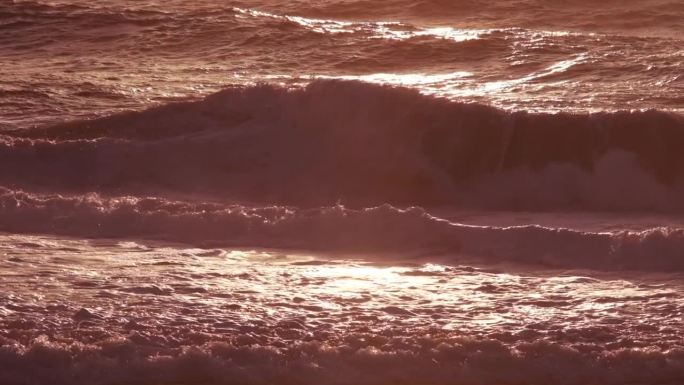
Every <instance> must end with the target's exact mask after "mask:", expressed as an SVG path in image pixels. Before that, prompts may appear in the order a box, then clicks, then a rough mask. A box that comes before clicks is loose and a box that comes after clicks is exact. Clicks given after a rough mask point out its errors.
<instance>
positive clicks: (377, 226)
mask: <svg viewBox="0 0 684 385" xmlns="http://www.w3.org/2000/svg"><path fill="white" fill-rule="evenodd" d="M0 214H1V215H0V230H2V231H8V232H24V233H41V232H42V233H53V234H61V235H70V236H77V237H90V238H100V237H106V238H120V237H128V238H148V239H161V240H167V241H174V242H190V243H194V244H198V245H202V246H212V247H214V246H223V247H262V248H287V249H299V250H302V249H304V250H315V251H323V252H329V253H333V254H334V253H350V252H351V253H358V254H364V255H365V254H370V253H372V254H373V255H374V256H375V257H377V258H381V257H382V256H383V255H384V256H386V258H400V259H401V258H409V259H412V258H416V257H425V256H428V257H432V258H440V259H442V258H448V261H449V262H451V263H458V262H472V261H480V262H485V263H514V264H523V265H525V264H527V265H539V266H545V267H552V268H558V267H561V268H579V269H581V268H589V269H604V270H625V269H629V270H653V271H684V255H683V254H682V250H684V230H682V229H676V228H668V227H662V228H656V229H651V230H647V231H620V232H613V233H609V232H605V233H597V232H585V231H577V230H569V229H562V228H547V227H542V226H536V225H530V226H512V227H492V226H469V225H462V224H458V223H453V222H450V221H447V220H444V219H440V218H438V217H435V216H433V215H431V214H429V213H428V212H426V211H425V210H423V209H421V208H416V207H413V208H408V209H399V208H395V207H393V206H390V205H382V206H378V207H373V208H365V209H360V210H354V209H348V208H345V207H343V206H339V205H338V206H330V207H319V208H311V209H296V208H293V207H286V206H267V207H248V206H244V205H237V204H235V205H222V204H216V203H189V202H181V201H169V200H165V199H161V198H135V197H121V198H103V197H100V196H98V195H88V196H78V197H66V196H59V195H51V196H45V195H35V194H29V193H26V192H21V191H12V190H7V189H4V190H2V195H0Z"/></svg>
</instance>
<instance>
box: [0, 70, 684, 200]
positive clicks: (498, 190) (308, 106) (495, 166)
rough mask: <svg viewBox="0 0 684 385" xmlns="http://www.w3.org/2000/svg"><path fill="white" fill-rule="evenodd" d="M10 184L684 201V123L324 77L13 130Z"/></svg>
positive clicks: (226, 194)
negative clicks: (473, 100)
mask: <svg viewBox="0 0 684 385" xmlns="http://www.w3.org/2000/svg"><path fill="white" fill-rule="evenodd" d="M0 139H1V140H0V160H2V163H0V171H1V172H0V184H2V185H5V186H13V187H16V188H24V189H28V190H30V191H46V192H54V191H67V192H78V193H85V192H98V193H105V194H112V193H114V194H119V195H121V194H140V193H145V194H148V195H155V196H158V195H166V194H175V195H179V194H180V195H182V194H195V195H201V196H203V197H211V198H212V199H215V200H217V199H218V200H226V199H232V200H238V201H240V202H262V203H263V202H267V203H274V202H275V203H279V204H293V205H298V206H309V207H313V206H320V205H330V204H334V203H335V202H337V201H341V202H343V203H344V204H347V205H351V206H357V207H359V206H368V205H380V204H383V203H390V204H399V205H405V206H406V205H409V206H411V205H423V206H425V205H454V206H464V207H477V208H497V209H514V210H518V209H520V210H523V209H524V210H530V209H531V210H537V209H589V210H655V211H658V210H661V211H662V210H669V211H672V210H682V209H683V208H684V204H682V203H681V200H680V199H678V197H679V194H680V193H681V192H682V190H684V188H683V187H682V186H683V185H684V183H683V181H684V178H683V177H684V155H683V154H682V152H681V151H680V149H681V146H682V144H684V119H682V117H681V116H680V115H677V114H673V113H666V112H659V111H644V112H641V111H636V112H616V113H596V114H584V115H582V114H565V113H559V114H533V113H526V112H505V111H502V110H498V109H495V108H492V107H487V106H483V105H478V104H461V103H456V102H452V101H448V100H446V99H439V98H434V97H429V96H425V95H421V94H419V93H418V92H416V91H413V90H409V89H404V88H393V87H385V86H378V85H372V84H368V83H361V82H355V81H338V80H321V81H315V82H313V83H311V84H310V85H308V86H306V87H305V88H299V89H286V88H279V87H275V86H266V85H264V86H254V87H245V88H238V87H236V88H229V89H226V90H224V91H222V92H219V93H216V94H214V95H211V96H209V97H207V98H206V99H204V100H200V101H197V102H184V103H173V104H168V105H163V106H160V107H157V108H152V109H150V110H147V111H143V112H131V113H124V114H119V115H114V116H110V117H105V118H101V119H97V120H92V121H85V122H71V123H66V124H62V125H58V126H54V127H48V128H40V129H35V130H30V131H22V132H18V133H16V134H14V136H8V135H5V136H3V137H2V138H0Z"/></svg>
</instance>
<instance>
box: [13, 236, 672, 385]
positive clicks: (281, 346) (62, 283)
mask: <svg viewBox="0 0 684 385" xmlns="http://www.w3.org/2000/svg"><path fill="white" fill-rule="evenodd" d="M0 239H1V242H0V286H2V287H3V291H2V293H0V377H1V378H4V379H5V381H4V382H3V383H6V384H34V383H46V382H45V381H49V382H50V383H54V384H72V383H73V384H75V383H92V384H123V383H129V384H130V383H135V384H138V383H140V384H147V383H154V384H158V383H159V384H161V383H167V382H169V381H190V382H194V383H197V382H205V383H274V382H279V383H307V384H308V383H311V384H314V383H356V384H365V383H367V384H372V383H417V382H416V381H421V382H420V383H462V384H485V383H501V384H509V383H510V384H542V383H559V384H585V383H603V384H618V383H620V384H623V383H630V384H632V383H633V384H637V383H649V384H651V383H653V384H656V383H657V384H675V383H681V382H680V381H681V380H682V379H684V337H683V336H682V327H683V326H684V323H683V319H682V317H683V315H684V298H683V295H682V293H683V291H682V288H683V286H684V278H683V277H682V276H681V274H679V275H677V274H670V275H668V274H658V275H644V274H640V275H639V276H638V277H637V276H636V274H631V273H620V275H614V273H591V272H586V271H585V272H578V271H574V272H573V271H566V272H559V271H554V272H545V271H536V270H528V271H521V270H520V269H517V270H511V269H506V270H505V271H506V273H504V272H501V271H499V270H498V269H497V268H495V267H475V266H447V265H439V264H429V263H426V264H395V265H396V266H391V264H384V265H378V264H372V263H369V262H364V261H361V260H352V259H322V258H320V257H314V256H309V255H305V254H304V253H294V254H293V253H289V252H287V251H273V250H271V251H248V250H223V249H210V250H207V249H193V248H187V247H182V246H162V245H146V244H143V243H135V242H119V241H102V240H99V241H87V240H72V239H62V238H54V237H46V236H23V235H3V236H2V237H1V238H0ZM511 271H516V272H515V273H512V272H511ZM596 380H600V381H599V382H594V381H596ZM422 381H425V382H422Z"/></svg>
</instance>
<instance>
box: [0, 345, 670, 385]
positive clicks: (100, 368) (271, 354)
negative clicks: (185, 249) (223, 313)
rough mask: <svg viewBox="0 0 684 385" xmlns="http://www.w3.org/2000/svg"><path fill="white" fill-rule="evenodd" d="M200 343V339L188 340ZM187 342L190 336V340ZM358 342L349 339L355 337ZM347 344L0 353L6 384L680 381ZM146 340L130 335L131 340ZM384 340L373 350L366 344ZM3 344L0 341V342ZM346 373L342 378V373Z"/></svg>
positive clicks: (663, 375)
mask: <svg viewBox="0 0 684 385" xmlns="http://www.w3.org/2000/svg"><path fill="white" fill-rule="evenodd" d="M196 334H197V336H196V337H195V338H196V339H200V337H201V336H200V333H196ZM189 337H191V336H189ZM354 337H356V338H354ZM365 337H368V341H366V340H365V339H364V336H363V335H360V336H350V337H349V338H347V341H339V343H338V344H326V343H321V342H319V341H311V342H300V343H297V344H291V345H287V346H285V347H280V348H276V347H273V346H260V345H258V344H257V345H251V346H250V345H246V344H241V343H240V341H239V339H236V341H230V342H222V341H221V342H207V343H205V344H203V345H198V346H179V347H176V348H166V349H165V348H161V347H157V346H154V345H144V344H143V345H138V344H136V343H134V342H132V340H136V335H135V333H133V334H132V336H131V337H129V338H128V339H126V338H119V339H110V340H105V341H101V342H98V343H93V344H84V343H80V342H73V343H69V342H53V341H50V340H49V339H48V338H46V337H45V336H43V337H39V338H36V339H35V340H34V341H33V343H32V344H30V345H29V346H28V347H21V346H16V345H12V344H8V345H5V346H3V347H2V348H1V349H2V350H0V375H2V377H3V379H4V380H5V381H6V382H5V383H7V384H40V383H45V382H50V383H53V384H57V385H68V384H82V383H107V384H110V383H111V384H114V383H116V384H119V383H136V384H147V383H165V382H172V383H180V382H187V383H207V384H209V383H211V384H235V383H239V384H270V383H281V384H321V383H326V384H385V383H393V384H396V383H401V384H404V383H424V382H427V383H431V384H453V383H458V384H464V385H475V384H484V383H515V384H543V383H562V384H567V385H580V384H587V383H593V382H600V383H602V384H613V385H618V384H625V383H650V384H656V383H657V384H675V383H679V381H681V380H682V378H683V377H682V372H683V371H684V367H683V366H682V363H683V362H684V356H683V355H684V352H682V351H681V350H677V349H673V350H670V351H658V350H646V349H644V350H639V349H628V348H626V349H617V350H614V351H605V350H603V348H604V347H603V346H601V345H600V344H585V347H584V349H582V350H578V349H575V348H572V347H564V346H560V345H553V344H549V343H545V342H533V343H521V344H519V345H518V346H510V345H507V344H505V343H503V342H500V341H497V340H472V339H467V338H460V339H459V338H444V337H440V336H426V337H424V338H420V339H419V338H415V337H414V338H408V337H394V338H387V337H382V338H378V337H375V338H373V337H371V336H365ZM143 338H144V337H141V336H137V340H141V339H143ZM377 339H382V340H383V342H385V341H386V344H385V345H384V346H382V347H380V348H378V347H376V346H374V343H373V340H377ZM0 342H2V337H0ZM340 373H344V375H340Z"/></svg>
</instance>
